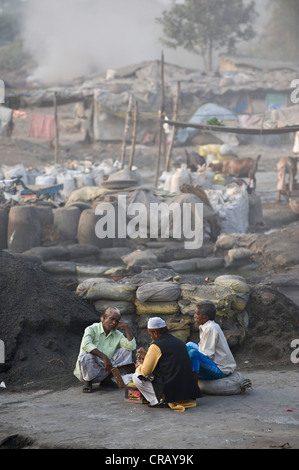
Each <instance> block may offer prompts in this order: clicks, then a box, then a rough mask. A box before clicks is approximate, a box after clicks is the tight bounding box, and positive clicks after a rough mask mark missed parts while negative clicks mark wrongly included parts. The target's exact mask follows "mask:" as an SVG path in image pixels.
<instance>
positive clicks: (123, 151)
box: [121, 95, 133, 169]
mask: <svg viewBox="0 0 299 470" xmlns="http://www.w3.org/2000/svg"><path fill="white" fill-rule="evenodd" d="M132 102H133V96H132V95H131V96H130V99H129V103H128V109H127V114H126V120H125V129H124V137H123V143H122V152H121V169H123V168H124V166H125V158H126V141H127V134H128V131H129V124H130V118H131V111H132Z"/></svg>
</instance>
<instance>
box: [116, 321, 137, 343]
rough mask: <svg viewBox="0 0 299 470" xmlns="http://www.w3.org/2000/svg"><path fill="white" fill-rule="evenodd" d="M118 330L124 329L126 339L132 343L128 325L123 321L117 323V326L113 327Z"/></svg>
mask: <svg viewBox="0 0 299 470" xmlns="http://www.w3.org/2000/svg"><path fill="white" fill-rule="evenodd" d="M119 328H124V329H125V332H126V337H127V339H128V340H129V341H132V339H133V338H134V336H133V334H132V331H131V328H130V327H129V325H128V323H127V322H125V321H119V322H118V324H117V326H116V327H115V329H116V330H118V329H119Z"/></svg>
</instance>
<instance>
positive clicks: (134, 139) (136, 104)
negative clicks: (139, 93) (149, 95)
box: [129, 100, 138, 170]
mask: <svg viewBox="0 0 299 470" xmlns="http://www.w3.org/2000/svg"><path fill="white" fill-rule="evenodd" d="M137 120H138V101H137V100H136V103H135V108H134V117H133V131H132V146H131V154H130V160H129V169H130V170H131V169H132V166H133V160H134V156H135V146H136V129H137Z"/></svg>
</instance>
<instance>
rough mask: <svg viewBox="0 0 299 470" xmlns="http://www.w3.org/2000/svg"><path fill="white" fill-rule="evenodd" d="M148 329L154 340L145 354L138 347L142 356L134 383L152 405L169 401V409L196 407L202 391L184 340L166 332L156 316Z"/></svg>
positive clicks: (182, 409) (164, 403) (164, 324)
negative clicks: (195, 376) (197, 382)
mask: <svg viewBox="0 0 299 470" xmlns="http://www.w3.org/2000/svg"><path fill="white" fill-rule="evenodd" d="M147 328H148V333H149V335H150V337H151V339H152V341H153V342H152V344H151V345H150V347H149V349H148V352H147V353H146V352H145V350H144V349H143V348H140V349H139V350H138V352H140V353H141V356H142V357H141V359H140V360H139V361H137V363H136V365H137V368H136V371H135V373H134V374H133V377H132V380H133V382H134V384H135V385H136V387H137V388H138V389H139V390H140V392H141V393H142V395H143V396H144V398H145V399H146V400H147V401H148V402H149V406H151V407H164V406H165V407H167V406H168V405H167V404H169V406H170V408H173V409H177V410H179V411H184V409H185V408H189V407H192V406H196V401H195V399H196V398H198V397H201V393H200V390H199V388H198V386H197V384H196V380H195V378H194V374H193V372H192V369H191V363H190V359H189V357H188V352H187V348H186V345H185V343H183V341H181V340H180V339H178V338H176V337H175V336H173V335H171V334H169V333H168V329H167V326H166V323H165V321H164V320H162V319H161V318H159V317H154V318H150V319H149V321H148V324H147ZM151 374H152V377H151V379H149V378H148V376H150V375H151ZM177 405H179V407H178V406H177ZM180 405H181V406H180Z"/></svg>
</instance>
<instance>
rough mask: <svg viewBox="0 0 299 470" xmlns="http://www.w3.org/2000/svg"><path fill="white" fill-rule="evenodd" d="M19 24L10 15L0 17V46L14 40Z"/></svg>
mask: <svg viewBox="0 0 299 470" xmlns="http://www.w3.org/2000/svg"><path fill="white" fill-rule="evenodd" d="M19 30H20V27H19V24H18V21H17V20H16V18H14V17H13V16H12V15H0V46H3V45H4V44H7V43H8V42H11V41H13V40H14V39H15V37H16V36H17V35H18V34H19Z"/></svg>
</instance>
